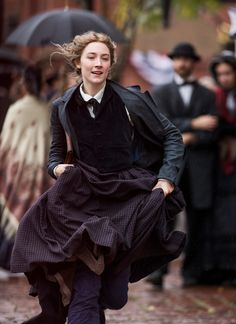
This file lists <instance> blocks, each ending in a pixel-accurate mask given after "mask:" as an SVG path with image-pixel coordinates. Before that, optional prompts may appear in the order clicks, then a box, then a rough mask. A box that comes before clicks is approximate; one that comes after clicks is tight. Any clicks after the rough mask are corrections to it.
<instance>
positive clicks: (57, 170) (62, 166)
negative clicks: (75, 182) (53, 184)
mask: <svg viewBox="0 0 236 324" xmlns="http://www.w3.org/2000/svg"><path fill="white" fill-rule="evenodd" d="M73 166H74V164H58V165H57V166H56V167H55V168H54V170H53V172H54V174H55V176H56V177H57V178H58V177H60V175H61V174H62V173H63V172H64V171H65V170H66V168H67V167H73Z"/></svg>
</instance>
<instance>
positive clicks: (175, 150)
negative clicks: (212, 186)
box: [11, 32, 185, 324]
mask: <svg viewBox="0 0 236 324" xmlns="http://www.w3.org/2000/svg"><path fill="white" fill-rule="evenodd" d="M59 50H60V51H61V52H62V53H63V55H65V57H66V59H68V60H69V61H70V62H71V63H72V64H73V65H74V68H75V69H76V71H77V73H78V74H79V76H81V78H82V80H81V82H80V83H79V84H78V85H76V86H75V87H72V88H70V89H69V90H67V91H66V93H65V94H64V95H63V96H62V97H61V98H59V99H57V100H56V101H55V102H54V107H53V111H52V117H51V126H52V145H51V150H50V155H49V163H48V171H49V173H50V175H51V176H52V177H54V178H57V180H56V183H55V185H54V186H53V187H52V188H50V189H49V190H48V191H47V192H45V193H44V194H43V195H42V196H41V197H40V199H39V200H38V201H37V202H36V203H35V204H34V205H33V206H32V208H30V210H29V211H28V212H27V213H26V215H25V217H24V219H23V220H22V222H21V224H20V227H19V229H18V233H17V239H16V243H15V247H14V250H13V255H12V261H11V269H12V271H13V272H25V274H26V275H27V278H28V280H29V282H30V284H31V285H32V289H31V294H34V295H38V298H39V303H40V306H41V308H42V312H41V313H40V314H39V315H37V316H35V317H33V318H31V319H29V320H26V321H25V322H24V323H25V324H33V323H34V324H36V323H42V324H53V323H54V324H64V323H65V322H66V317H67V312H68V323H69V324H72V323H73V324H75V323H81V324H85V323H87V324H99V323H105V315H104V309H106V308H111V309H119V308H121V307H123V306H124V305H125V304H126V302H127V292H128V283H129V282H134V281H137V280H139V279H141V278H143V277H145V276H146V275H147V274H149V273H150V272H152V271H153V270H154V269H156V268H158V267H159V266H161V265H163V264H165V263H167V262H168V261H170V260H172V259H174V258H176V257H177V256H178V255H179V254H180V253H181V251H182V249H183V246H184V242H185V234H184V233H182V232H178V231H176V232H171V231H170V230H169V222H170V221H171V220H172V219H173V217H175V215H176V214H177V213H178V212H179V211H180V210H181V209H182V208H183V206H184V200H183V197H182V194H181V192H180V191H179V190H178V188H176V187H175V181H176V177H177V173H178V170H179V168H180V165H181V162H182V156H183V143H182V139H181V135H180V133H179V131H178V130H177V129H176V128H175V127H174V126H173V125H172V124H171V123H170V122H169V121H168V120H167V119H166V118H165V117H164V116H163V115H161V114H159V113H158V112H157V110H156V107H155V105H154V103H153V101H152V99H151V97H150V96H149V95H148V94H147V93H146V94H142V93H141V92H140V91H139V89H137V88H134V89H133V90H131V89H126V88H124V87H122V86H120V85H119V84H117V83H115V82H112V81H110V80H108V75H109V72H110V69H111V66H112V64H113V63H114V61H115V44H114V43H113V42H112V40H111V39H110V38H109V37H108V36H107V35H104V34H99V33H95V32H88V33H85V34H83V35H78V36H76V37H75V39H74V40H73V41H72V42H71V43H69V44H65V45H64V46H62V47H59ZM68 150H70V151H71V150H72V152H73V160H72V161H70V163H68V161H66V162H65V159H66V156H68V155H67V151H68Z"/></svg>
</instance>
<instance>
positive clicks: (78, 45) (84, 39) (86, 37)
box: [51, 31, 116, 76]
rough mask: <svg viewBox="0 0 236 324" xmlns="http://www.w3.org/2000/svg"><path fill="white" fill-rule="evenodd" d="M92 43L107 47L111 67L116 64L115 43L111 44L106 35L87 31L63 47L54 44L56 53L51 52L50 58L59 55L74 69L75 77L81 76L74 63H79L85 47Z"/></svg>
mask: <svg viewBox="0 0 236 324" xmlns="http://www.w3.org/2000/svg"><path fill="white" fill-rule="evenodd" d="M93 42H100V43H103V44H105V45H106V46H107V47H108V49H109V52H110V57H111V67H112V66H113V64H114V63H115V62H116V53H115V50H116V43H115V42H113V41H112V39H111V38H110V37H109V36H108V35H106V34H103V33H96V32H94V31H88V32H86V33H84V34H81V35H77V36H75V37H74V39H73V41H72V42H70V43H65V44H63V45H59V44H54V45H55V46H56V47H57V49H58V51H55V52H53V53H52V55H51V58H52V56H53V55H54V54H61V55H62V56H63V57H64V58H65V59H66V61H67V62H68V63H69V65H70V66H72V67H73V68H75V71H76V73H77V75H78V76H81V70H80V69H78V68H77V67H76V65H75V61H80V58H81V55H82V53H83V50H84V49H85V47H86V46H87V45H88V44H90V43H93Z"/></svg>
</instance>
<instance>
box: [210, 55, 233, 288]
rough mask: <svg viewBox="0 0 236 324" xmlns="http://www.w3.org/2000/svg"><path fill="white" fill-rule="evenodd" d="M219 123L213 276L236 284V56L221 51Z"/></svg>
mask: <svg viewBox="0 0 236 324" xmlns="http://www.w3.org/2000/svg"><path fill="white" fill-rule="evenodd" d="M210 68H211V71H212V75H213V77H214V79H215V81H216V83H217V85H218V87H217V89H216V99H217V108H218V113H219V118H220V123H219V163H218V169H217V179H216V180H217V187H216V196H215V211H214V216H213V223H212V226H211V233H212V244H211V246H212V249H213V250H212V262H211V263H210V264H211V268H212V272H211V273H210V276H209V280H211V281H212V280H213V281H214V282H217V283H221V284H227V285H236V58H235V57H234V56H233V54H232V56H231V55H219V56H218V57H215V58H214V59H213V61H212V63H211V66H210Z"/></svg>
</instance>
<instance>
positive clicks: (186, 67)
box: [149, 43, 218, 286]
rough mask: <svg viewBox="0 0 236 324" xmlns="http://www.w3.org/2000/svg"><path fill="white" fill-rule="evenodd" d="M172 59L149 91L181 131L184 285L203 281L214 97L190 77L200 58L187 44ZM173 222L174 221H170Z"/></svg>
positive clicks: (158, 276)
mask: <svg viewBox="0 0 236 324" xmlns="http://www.w3.org/2000/svg"><path fill="white" fill-rule="evenodd" d="M168 56H169V57H170V58H171V59H172V60H173V67H174V71H175V74H174V80H173V82H171V83H169V84H166V85H164V86H163V87H161V88H157V89H154V90H153V92H152V95H153V98H154V101H155V102H156V104H157V107H159V109H160V110H161V111H162V112H163V113H164V114H165V115H166V116H167V117H168V119H169V120H170V121H172V122H173V124H174V125H175V126H177V128H179V130H180V131H181V133H182V137H183V141H184V143H185V145H186V163H185V167H184V170H183V174H182V177H181V183H180V186H181V187H182V190H183V193H184V195H185V199H186V203H187V206H186V218H187V222H186V223H187V224H186V225H187V235H188V241H187V247H186V250H185V257H184V262H183V268H182V275H183V279H184V283H183V285H184V286H190V285H195V284H198V283H200V282H202V280H203V277H204V273H205V271H207V270H208V258H209V255H210V254H211V250H210V246H209V244H208V238H209V231H210V228H209V221H210V217H211V214H212V206H213V194H214V164H215V159H216V143H217V134H216V128H217V123H218V119H217V117H216V107H215V96H214V93H213V92H212V91H210V90H209V89H207V88H205V87H203V86H202V85H200V84H199V83H198V81H197V80H196V79H195V78H194V76H193V72H194V69H195V66H196V63H197V62H198V61H199V60H200V59H201V58H200V56H199V55H198V54H197V53H196V51H195V48H194V47H193V46H192V44H190V43H179V44H177V45H176V47H175V48H174V49H173V51H172V52H171V53H170V54H169V55H168ZM172 226H174V225H172ZM166 272H167V269H166V268H164V269H163V271H162V272H156V273H153V274H152V276H151V277H150V278H149V281H151V282H152V283H154V284H156V285H159V286H160V285H162V279H163V278H162V277H163V274H164V273H166Z"/></svg>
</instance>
